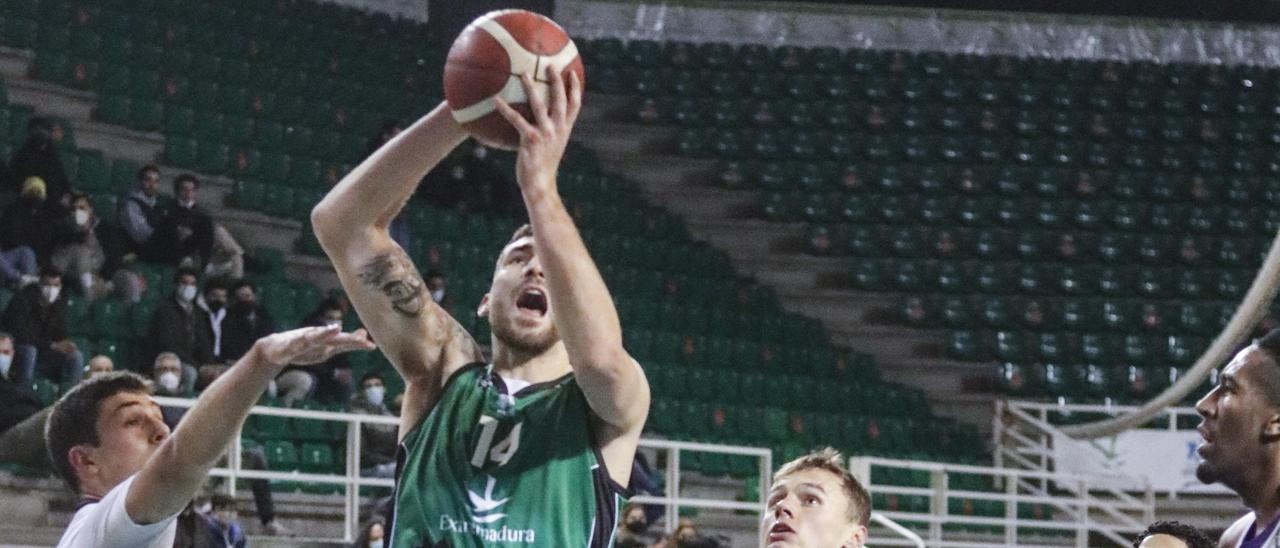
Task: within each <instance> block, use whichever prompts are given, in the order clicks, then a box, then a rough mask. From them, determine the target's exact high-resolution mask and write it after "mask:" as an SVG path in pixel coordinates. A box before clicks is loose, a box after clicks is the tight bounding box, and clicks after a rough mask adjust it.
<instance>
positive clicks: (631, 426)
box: [498, 70, 649, 483]
mask: <svg viewBox="0 0 1280 548" xmlns="http://www.w3.org/2000/svg"><path fill="white" fill-rule="evenodd" d="M547 72H548V73H549V76H548V77H549V79H550V87H551V93H550V98H549V100H548V101H543V100H542V99H541V97H540V95H539V94H537V93H534V92H533V91H532V89H533V85H534V84H533V81H532V79H531V78H530V76H529V75H527V74H526V75H524V85H525V89H526V91H527V95H528V97H529V108H530V109H531V110H532V111H533V116H534V121H533V123H530V122H529V121H528V120H526V119H525V118H524V117H523V116H521V115H520V114H519V113H517V112H516V111H515V110H513V109H512V108H511V106H510V105H508V104H506V103H504V102H499V106H498V108H499V111H500V112H502V114H503V117H504V118H506V119H507V121H508V122H510V123H511V124H512V125H513V126H515V127H516V129H517V131H518V132H519V133H520V151H519V155H518V158H517V160H516V178H517V181H518V182H519V184H520V190H521V192H522V193H523V195H524V201H525V205H526V206H527V207H528V209H529V222H530V225H532V227H533V234H534V242H535V243H534V249H535V253H536V255H537V257H538V259H539V261H540V262H541V265H542V269H543V271H544V273H545V276H546V280H547V286H548V289H549V290H550V292H549V293H550V294H549V295H548V297H549V299H550V301H551V308H552V309H553V310H555V316H554V317H555V324H556V331H558V332H559V334H560V337H561V339H562V340H563V341H564V345H565V350H566V351H567V352H568V354H569V362H570V365H571V366H572V367H573V372H574V376H575V377H576V378H577V379H578V383H579V384H580V385H581V386H582V390H583V392H584V393H585V394H586V397H587V401H588V402H589V403H590V404H591V409H592V410H593V411H594V412H595V413H596V414H597V415H598V416H599V417H600V419H602V420H603V421H604V422H605V423H606V424H607V425H608V426H609V427H610V428H609V429H606V431H607V432H610V431H611V432H612V433H613V434H614V436H613V437H615V438H620V437H626V438H634V440H637V441H638V440H639V435H640V430H641V429H642V428H643V427H644V420H645V417H646V416H647V415H648V412H649V384H648V382H647V381H646V380H645V377H644V372H643V371H641V369H640V366H639V364H637V363H636V361H635V360H634V359H632V358H631V356H630V355H629V354H628V353H627V351H626V350H624V349H623V347H622V328H621V326H620V324H619V322H618V311H617V309H616V308H615V307H614V304H613V299H612V297H610V295H609V290H608V288H606V287H605V284H604V280H603V279H602V278H601V277H600V271H599V270H598V269H597V268H596V265H595V263H594V262H593V261H592V260H591V256H590V255H589V254H588V253H587V247H586V245H585V244H584V243H583V242H582V236H581V235H579V234H578V229H577V227H575V226H574V224H573V219H572V218H571V217H570V216H569V212H568V211H567V210H566V209H565V206H564V203H563V202H561V200H560V194H559V192H558V191H557V188H556V171H557V169H558V168H559V165H560V159H561V158H562V157H563V156H564V151H565V147H566V146H567V145H568V142H569V134H570V132H571V131H572V130H573V123H574V121H575V120H577V117H578V111H579V109H580V108H581V105H582V86H581V82H580V81H579V79H578V77H577V73H575V72H573V71H569V82H568V86H567V87H568V90H567V91H566V86H565V82H564V78H563V77H562V76H561V75H560V73H559V72H557V71H555V70H548V71H547ZM548 102H549V103H550V104H547V103H548ZM609 441H610V440H608V439H605V440H601V442H602V443H604V444H607V443H608V442H609ZM606 449H607V446H606ZM634 451H635V445H634V444H631V446H630V448H629V449H627V450H626V451H621V452H622V453H626V464H627V469H629V468H630V459H631V458H632V457H633V456H634V454H633V453H634ZM606 459H609V460H613V459H610V458H609V455H607V454H606ZM610 464H612V463H610ZM615 468H616V466H611V467H610V473H611V474H616V473H618V471H617V470H615ZM623 483H625V480H623Z"/></svg>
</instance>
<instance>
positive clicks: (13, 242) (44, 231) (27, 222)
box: [0, 198, 58, 262]
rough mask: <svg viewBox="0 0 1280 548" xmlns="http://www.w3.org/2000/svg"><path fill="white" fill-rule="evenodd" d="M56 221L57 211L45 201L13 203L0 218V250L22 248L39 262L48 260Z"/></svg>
mask: <svg viewBox="0 0 1280 548" xmlns="http://www.w3.org/2000/svg"><path fill="white" fill-rule="evenodd" d="M57 219H58V211H57V208H55V207H53V206H52V205H51V204H50V202H49V201H48V200H46V201H44V202H38V201H34V200H31V199H26V198H19V199H17V200H15V201H14V202H13V203H11V204H9V207H7V208H5V210H4V213H3V214H0V249H6V250H7V249H13V248H14V247H17V246H20V245H25V246H27V247H30V248H31V250H32V251H34V252H36V257H38V258H40V261H41V262H44V261H46V260H48V259H49V255H51V254H52V253H53V232H54V230H53V227H54V225H55V224H56V222H57Z"/></svg>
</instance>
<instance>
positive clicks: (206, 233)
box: [152, 202, 213, 266]
mask: <svg viewBox="0 0 1280 548" xmlns="http://www.w3.org/2000/svg"><path fill="white" fill-rule="evenodd" d="M161 217H162V220H160V221H159V223H160V224H159V225H158V226H156V232H155V234H154V235H153V236H152V244H153V246H154V247H155V250H156V253H157V254H159V256H160V258H161V259H163V260H164V261H166V262H170V263H177V262H178V261H180V260H182V258H184V257H188V256H191V255H197V256H199V266H203V265H204V264H205V263H207V262H208V261H209V255H210V254H211V253H212V252H213V217H210V216H209V213H208V212H206V211H205V210H204V208H201V207H200V206H199V205H195V206H192V207H190V208H185V207H182V206H181V205H179V204H178V203H177V202H172V203H170V204H169V205H168V206H166V207H164V213H163V214H162V215H161Z"/></svg>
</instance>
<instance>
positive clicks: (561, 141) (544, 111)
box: [494, 67, 582, 200]
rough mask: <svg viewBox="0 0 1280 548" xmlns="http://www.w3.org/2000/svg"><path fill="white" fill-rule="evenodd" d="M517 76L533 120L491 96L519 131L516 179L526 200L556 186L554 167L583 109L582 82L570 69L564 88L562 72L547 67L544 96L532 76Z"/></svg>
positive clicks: (547, 191)
mask: <svg viewBox="0 0 1280 548" xmlns="http://www.w3.org/2000/svg"><path fill="white" fill-rule="evenodd" d="M520 79H521V81H522V82H523V83H524V92H525V95H526V96H527V97H528V101H529V110H530V111H532V113H533V123H530V122H529V121H528V120H526V119H525V117H524V116H522V115H521V114H520V113H519V112H517V111H516V110H515V109H514V108H511V105H509V104H507V103H506V102H505V101H503V100H502V98H500V97H494V101H495V102H496V103H497V107H498V112H499V113H501V114H502V117H503V118H506V119H507V122H509V123H510V124H511V125H512V126H513V127H515V128H516V131H517V132H518V133H520V151H519V153H518V155H517V158H516V181H517V182H518V183H519V184H520V190H521V191H522V192H524V194H525V199H526V200H531V199H532V200H536V199H538V198H540V197H542V196H543V195H545V194H547V193H553V192H555V190H556V188H555V186H556V169H557V168H559V166H560V159H561V158H562V157H563V156H564V150H565V147H566V146H568V144H569V134H570V133H572V132H573V124H574V122H576V121H577V120H578V112H579V111H580V110H582V83H581V82H580V81H579V80H578V73H576V72H573V71H569V82H568V89H567V91H566V89H565V88H566V86H565V80H564V76H563V75H561V74H560V71H558V70H555V69H553V68H551V67H547V80H548V81H549V86H548V87H550V88H551V96H550V97H549V98H544V97H543V96H542V95H541V94H539V93H537V89H536V84H534V82H533V77H532V76H530V75H528V74H525V75H522V76H521V77H520ZM548 99H549V104H548Z"/></svg>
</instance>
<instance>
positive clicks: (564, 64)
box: [444, 10, 586, 150]
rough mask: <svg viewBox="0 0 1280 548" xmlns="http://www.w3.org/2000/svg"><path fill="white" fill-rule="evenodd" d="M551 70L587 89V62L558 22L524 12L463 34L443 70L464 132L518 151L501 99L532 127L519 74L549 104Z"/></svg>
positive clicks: (488, 19)
mask: <svg viewBox="0 0 1280 548" xmlns="http://www.w3.org/2000/svg"><path fill="white" fill-rule="evenodd" d="M547 67H552V68H554V69H555V70H558V71H560V74H561V75H562V76H563V77H564V82H566V85H567V82H568V81H569V71H573V72H576V73H578V82H580V83H582V84H584V85H585V83H586V80H585V76H586V75H585V73H584V71H583V68H582V57H580V56H579V55H578V48H577V46H575V45H574V44H573V40H571V39H569V35H568V34H567V33H566V32H565V31H564V29H562V28H560V25H557V24H556V23H555V21H552V20H551V19H548V18H546V17H544V16H542V15H538V14H536V13H533V12H528V11H524V10H502V11H495V12H490V13H488V14H485V15H483V16H481V17H480V18H479V19H476V20H475V21H473V22H472V23H471V24H470V25H467V28H465V29H463V30H462V34H460V35H458V39H457V40H454V42H453V47H451V48H449V58H448V60H446V61H445V65H444V97H445V101H447V102H448V103H449V110H451V111H452V112H453V118H454V120H457V121H458V123H459V124H461V125H462V127H463V128H464V129H466V130H467V132H468V133H470V134H471V135H472V136H473V137H475V138H476V139H478V140H479V141H480V142H481V143H484V144H485V145H488V146H491V147H496V148H504V149H508V150H510V149H514V148H516V147H517V146H519V145H520V136H519V134H517V133H516V130H515V128H513V127H511V124H509V123H507V121H506V120H505V119H503V118H502V115H501V114H499V113H498V111H497V109H496V107H495V106H494V101H493V98H494V97H495V96H496V97H501V98H502V99H503V100H505V101H506V102H507V103H509V104H510V105H511V106H512V107H514V108H515V109H516V110H517V111H519V112H520V113H521V114H522V115H524V117H525V119H527V120H529V121H530V123H533V122H534V120H533V117H532V114H531V113H530V111H529V104H528V97H526V96H525V91H524V86H523V85H522V84H521V83H520V75H522V74H529V75H530V76H532V77H533V78H534V83H535V84H536V85H535V92H536V93H538V94H540V95H541V96H542V99H543V101H544V104H546V101H547V100H548V98H549V97H550V89H551V88H550V83H549V82H548V81H547Z"/></svg>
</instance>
